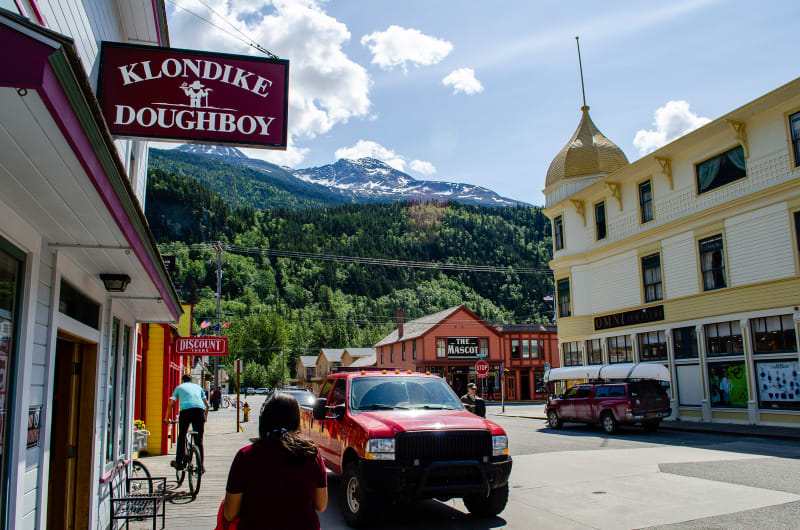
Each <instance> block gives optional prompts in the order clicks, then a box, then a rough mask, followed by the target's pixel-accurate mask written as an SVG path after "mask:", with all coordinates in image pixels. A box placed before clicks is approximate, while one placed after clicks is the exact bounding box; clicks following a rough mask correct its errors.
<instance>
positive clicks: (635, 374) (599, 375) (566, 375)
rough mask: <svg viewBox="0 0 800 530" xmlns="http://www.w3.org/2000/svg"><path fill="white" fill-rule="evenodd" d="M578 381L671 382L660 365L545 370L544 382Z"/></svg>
mask: <svg viewBox="0 0 800 530" xmlns="http://www.w3.org/2000/svg"><path fill="white" fill-rule="evenodd" d="M576 379H588V380H590V381H595V380H600V379H602V380H606V381H608V380H615V379H655V380H656V381H666V382H670V377H669V370H668V369H667V367H666V366H664V365H663V364H658V363H620V364H594V365H590V366H566V367H564V368H551V369H550V370H545V372H544V381H545V383H550V382H552V381H574V380H576Z"/></svg>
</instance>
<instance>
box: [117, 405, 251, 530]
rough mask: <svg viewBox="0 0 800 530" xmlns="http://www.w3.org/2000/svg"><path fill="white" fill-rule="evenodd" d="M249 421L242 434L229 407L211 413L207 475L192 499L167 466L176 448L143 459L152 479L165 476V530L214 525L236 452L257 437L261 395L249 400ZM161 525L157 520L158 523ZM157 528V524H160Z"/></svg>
mask: <svg viewBox="0 0 800 530" xmlns="http://www.w3.org/2000/svg"><path fill="white" fill-rule="evenodd" d="M247 401H248V403H249V404H250V406H251V407H252V408H251V409H250V413H251V414H250V420H251V421H250V422H248V423H242V427H243V432H239V433H237V432H236V410H235V409H233V408H232V407H229V408H227V409H220V410H219V411H217V412H214V411H211V412H209V415H208V422H207V423H206V430H205V435H204V437H203V440H204V442H203V443H204V449H205V467H206V472H205V474H203V479H202V482H201V484H200V493H199V494H198V496H197V498H195V499H192V498H191V497H190V496H189V495H188V494H187V491H188V485H187V481H186V480H184V483H183V484H182V485H181V486H180V487H178V485H177V482H176V480H175V469H173V468H172V467H170V465H169V463H170V461H171V460H173V459H174V458H175V449H174V448H173V450H172V453H171V454H169V455H161V456H149V457H148V456H143V457H142V458H140V460H141V462H142V463H143V464H144V465H145V466H147V469H148V470H149V471H150V474H151V475H152V476H154V477H167V490H168V496H167V515H166V521H165V527H166V528H169V529H183V528H187V529H189V528H190V529H200V530H202V529H210V528H214V526H215V525H216V522H217V512H218V511H219V505H220V503H221V502H222V499H223V498H224V496H225V483H226V482H227V480H228V470H229V469H230V466H231V462H233V457H234V456H235V455H236V452H237V451H238V450H239V449H241V448H242V447H244V446H246V445H248V444H249V443H250V438H254V437H255V436H257V435H258V411H259V410H260V409H261V403H263V401H264V396H255V397H252V396H251V397H248V400H247ZM159 523H160V521H159ZM159 526H160V525H159ZM131 528H135V529H137V530H139V529H145V528H152V523H149V524H148V523H145V522H137V523H131Z"/></svg>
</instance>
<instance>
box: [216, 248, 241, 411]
mask: <svg viewBox="0 0 800 530" xmlns="http://www.w3.org/2000/svg"><path fill="white" fill-rule="evenodd" d="M216 250H217V336H218V337H219V335H220V331H221V329H220V327H219V316H220V313H219V305H220V298H221V296H222V243H220V242H219V241H217V244H216ZM237 384H238V381H237ZM214 388H217V389H219V357H216V356H215V357H214ZM237 419H238V415H237Z"/></svg>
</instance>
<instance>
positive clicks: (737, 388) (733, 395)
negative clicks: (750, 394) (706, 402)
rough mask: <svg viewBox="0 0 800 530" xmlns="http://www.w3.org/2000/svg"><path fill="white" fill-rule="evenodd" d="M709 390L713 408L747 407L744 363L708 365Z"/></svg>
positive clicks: (733, 362)
mask: <svg viewBox="0 0 800 530" xmlns="http://www.w3.org/2000/svg"><path fill="white" fill-rule="evenodd" d="M708 388H709V391H710V394H711V406H712V407H746V406H747V373H746V371H745V368H744V361H731V362H713V363H708Z"/></svg>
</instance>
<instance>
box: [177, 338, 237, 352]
mask: <svg viewBox="0 0 800 530" xmlns="http://www.w3.org/2000/svg"><path fill="white" fill-rule="evenodd" d="M175 355H210V356H224V355H228V337H184V338H180V339H178V340H177V341H176V342H175Z"/></svg>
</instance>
